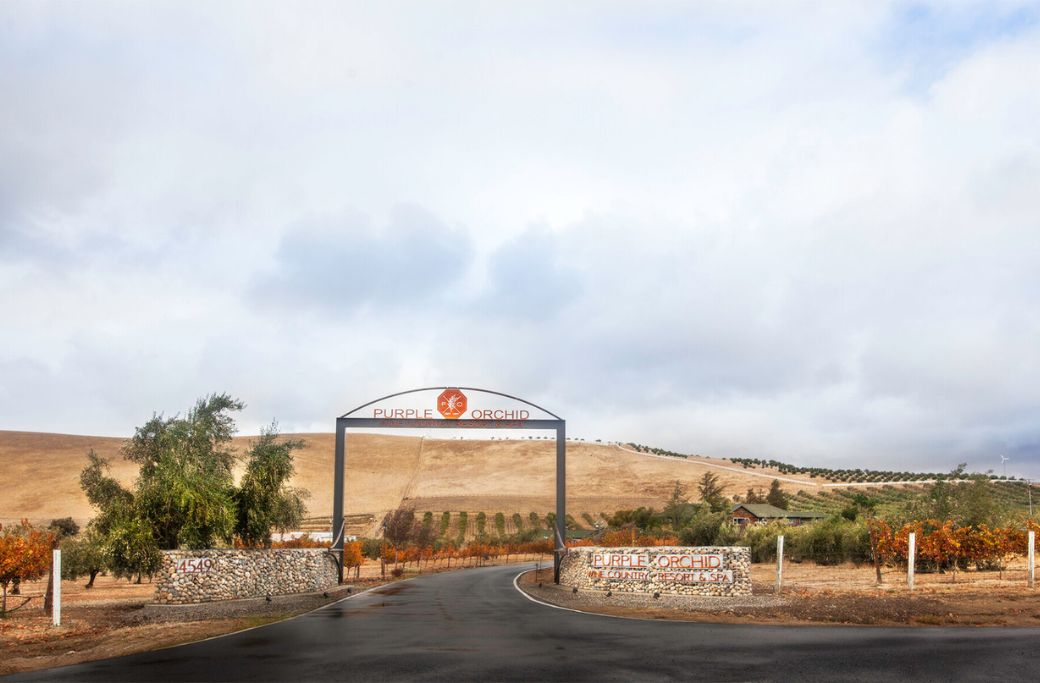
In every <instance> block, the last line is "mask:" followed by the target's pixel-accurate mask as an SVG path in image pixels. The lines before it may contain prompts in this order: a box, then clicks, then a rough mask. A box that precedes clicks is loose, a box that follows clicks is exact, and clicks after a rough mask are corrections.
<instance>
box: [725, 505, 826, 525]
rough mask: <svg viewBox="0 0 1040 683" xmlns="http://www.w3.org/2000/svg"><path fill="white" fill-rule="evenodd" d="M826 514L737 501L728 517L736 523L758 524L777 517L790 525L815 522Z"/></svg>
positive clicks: (771, 520) (772, 520) (773, 520)
mask: <svg viewBox="0 0 1040 683" xmlns="http://www.w3.org/2000/svg"><path fill="white" fill-rule="evenodd" d="M826 517H827V515H825V514H824V513H822V512H798V511H796V510H782V509H780V508H778V507H773V506H772V505H768V504H766V503H738V504H737V505H734V506H733V509H732V510H731V511H730V518H731V519H732V520H733V521H734V522H736V523H737V524H758V523H759V522H762V523H765V522H775V521H776V520H778V519H782V520H786V521H787V522H789V523H790V524H791V526H798V525H799V524H807V523H808V522H815V521H816V520H819V519H825V518H826Z"/></svg>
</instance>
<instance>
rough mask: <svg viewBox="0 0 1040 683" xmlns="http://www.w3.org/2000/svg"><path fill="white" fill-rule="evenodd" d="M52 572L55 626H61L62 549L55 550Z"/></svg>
mask: <svg viewBox="0 0 1040 683" xmlns="http://www.w3.org/2000/svg"><path fill="white" fill-rule="evenodd" d="M52 561H53V565H52V570H51V571H52V572H53V574H54V609H53V616H54V625H55V626H61V549H59V548H55V549H54V556H53V560H52Z"/></svg>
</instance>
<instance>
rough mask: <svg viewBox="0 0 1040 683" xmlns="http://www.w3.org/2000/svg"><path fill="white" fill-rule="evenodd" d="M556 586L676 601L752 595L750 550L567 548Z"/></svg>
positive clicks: (731, 548) (670, 547)
mask: <svg viewBox="0 0 1040 683" xmlns="http://www.w3.org/2000/svg"><path fill="white" fill-rule="evenodd" d="M560 583H561V584H563V585H566V586H575V587H578V588H591V589H595V590H604V591H605V590H613V591H625V592H630V593H655V592H657V593H662V594H664V593H670V594H675V595H723V596H729V595H751V549H750V548H740V547H729V546H713V547H696V548H693V547H685V546H659V547H648V548H599V547H578V548H571V549H570V550H569V551H568V552H567V555H566V556H564V558H563V564H562V566H561V568H560Z"/></svg>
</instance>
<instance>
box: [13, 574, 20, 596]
mask: <svg viewBox="0 0 1040 683" xmlns="http://www.w3.org/2000/svg"><path fill="white" fill-rule="evenodd" d="M21 594H22V577H20V576H16V577H14V578H13V579H11V595H21Z"/></svg>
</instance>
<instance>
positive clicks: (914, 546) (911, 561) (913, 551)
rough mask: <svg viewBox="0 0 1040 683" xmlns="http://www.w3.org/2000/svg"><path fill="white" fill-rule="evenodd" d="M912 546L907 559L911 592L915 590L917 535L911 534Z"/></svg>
mask: <svg viewBox="0 0 1040 683" xmlns="http://www.w3.org/2000/svg"><path fill="white" fill-rule="evenodd" d="M909 541H910V544H909V546H908V548H907V553H906V555H907V557H906V585H907V586H909V587H910V590H913V589H914V555H915V554H916V552H917V534H915V533H914V532H912V531H911V532H910V539H909Z"/></svg>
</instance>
